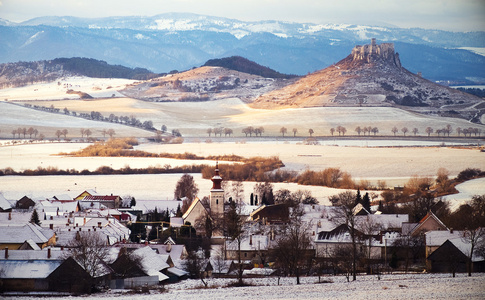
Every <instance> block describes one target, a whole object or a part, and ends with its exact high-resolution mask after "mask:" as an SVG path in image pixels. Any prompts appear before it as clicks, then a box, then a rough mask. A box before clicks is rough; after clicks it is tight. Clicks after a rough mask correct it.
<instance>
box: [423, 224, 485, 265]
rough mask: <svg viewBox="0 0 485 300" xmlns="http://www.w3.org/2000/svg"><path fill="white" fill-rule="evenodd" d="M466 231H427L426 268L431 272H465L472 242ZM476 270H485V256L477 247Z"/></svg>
mask: <svg viewBox="0 0 485 300" xmlns="http://www.w3.org/2000/svg"><path fill="white" fill-rule="evenodd" d="M465 236H466V232H464V231H458V230H457V231H453V230H450V231H448V230H446V231H441V230H440V231H430V232H427V233H426V268H427V270H428V271H430V272H465V271H466V263H467V261H468V257H469V255H470V252H471V244H470V242H469V241H468V240H467V238H465ZM472 269H473V271H474V272H485V257H482V256H481V255H480V254H479V253H478V252H477V251H476V248H475V250H474V251H473V255H472Z"/></svg>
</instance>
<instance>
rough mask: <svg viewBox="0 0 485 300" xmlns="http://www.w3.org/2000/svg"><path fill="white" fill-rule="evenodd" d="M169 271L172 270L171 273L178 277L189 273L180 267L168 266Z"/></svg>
mask: <svg viewBox="0 0 485 300" xmlns="http://www.w3.org/2000/svg"><path fill="white" fill-rule="evenodd" d="M167 271H168V272H170V273H172V274H174V275H176V276H178V277H182V276H185V275H187V274H189V273H187V272H186V271H184V270H181V269H179V268H175V267H173V268H168V269H167Z"/></svg>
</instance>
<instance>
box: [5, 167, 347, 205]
mask: <svg viewBox="0 0 485 300" xmlns="http://www.w3.org/2000/svg"><path fill="white" fill-rule="evenodd" d="M191 175H192V176H193V177H194V180H195V182H196V184H197V186H198V188H199V193H198V196H199V197H200V198H202V197H204V196H209V194H210V189H211V187H212V182H211V181H210V180H208V179H203V178H202V175H200V174H191ZM181 176H182V174H144V175H92V176H82V175H79V176H78V175H74V176H0V192H1V193H2V194H3V195H4V196H5V198H7V199H8V200H18V199H20V198H22V197H23V196H28V197H31V198H34V199H45V198H48V197H53V196H55V195H62V194H67V195H69V196H71V197H76V196H78V195H79V194H81V193H82V192H83V191H84V190H87V189H95V190H96V191H97V192H98V193H99V194H103V195H110V194H115V195H120V196H121V197H124V196H127V195H130V196H133V197H135V199H136V201H137V208H139V209H142V210H149V209H154V208H155V207H159V208H162V209H165V208H167V207H168V208H170V209H172V208H176V207H177V204H174V203H171V202H172V201H170V200H172V199H173V193H174V190H175V186H176V184H177V181H178V180H179V179H180V177H181ZM255 184H256V182H244V183H243V185H244V195H245V199H249V195H250V194H251V193H252V192H253V189H254V185H255ZM280 189H288V190H290V191H292V192H295V191H297V190H308V191H310V192H311V193H312V195H313V196H314V197H315V198H317V200H318V201H319V202H320V204H322V205H331V203H330V201H329V200H328V198H329V197H330V196H332V195H336V194H338V193H341V192H343V191H345V190H341V189H333V188H326V187H318V186H301V185H297V184H295V183H275V184H274V191H277V190H280ZM167 201H168V202H167Z"/></svg>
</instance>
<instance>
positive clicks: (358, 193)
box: [355, 189, 362, 205]
mask: <svg viewBox="0 0 485 300" xmlns="http://www.w3.org/2000/svg"><path fill="white" fill-rule="evenodd" d="M359 203H362V196H361V195H360V190H359V189H357V195H356V196H355V205H357V204H359Z"/></svg>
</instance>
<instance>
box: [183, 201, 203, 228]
mask: <svg viewBox="0 0 485 300" xmlns="http://www.w3.org/2000/svg"><path fill="white" fill-rule="evenodd" d="M205 215H206V210H205V208H204V206H203V205H202V203H200V201H198V202H197V204H196V205H195V207H194V208H193V209H192V211H191V212H190V214H189V215H188V216H187V217H186V218H185V219H184V223H185V222H190V224H191V225H192V226H194V225H195V221H196V220H197V219H198V218H199V217H200V216H205Z"/></svg>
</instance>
